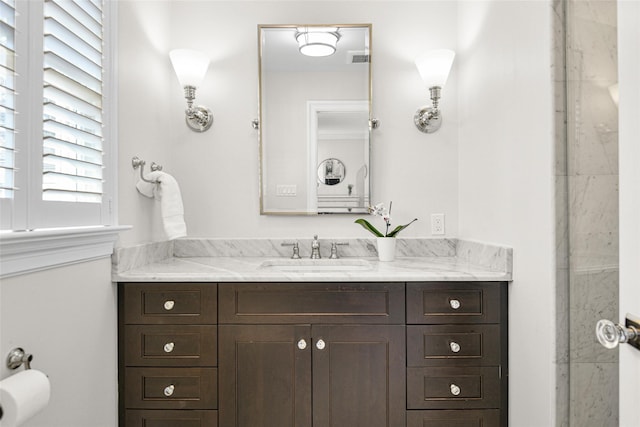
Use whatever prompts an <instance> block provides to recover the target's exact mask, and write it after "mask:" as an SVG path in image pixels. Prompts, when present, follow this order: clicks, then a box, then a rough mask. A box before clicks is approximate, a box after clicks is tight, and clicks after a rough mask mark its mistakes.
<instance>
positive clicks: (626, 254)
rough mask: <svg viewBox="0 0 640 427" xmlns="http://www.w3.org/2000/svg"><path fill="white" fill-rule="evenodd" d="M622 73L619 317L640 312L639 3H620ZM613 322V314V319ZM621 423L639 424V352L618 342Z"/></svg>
mask: <svg viewBox="0 0 640 427" xmlns="http://www.w3.org/2000/svg"><path fill="white" fill-rule="evenodd" d="M618 31H619V33H618V43H619V45H618V60H619V67H618V70H619V78H620V121H619V129H620V139H619V143H620V320H622V318H624V316H625V315H626V314H627V313H631V314H634V315H636V316H640V286H638V280H639V279H640V264H638V259H639V258H640V239H639V238H638V236H640V221H638V218H639V217H640V215H639V214H640V197H639V195H640V169H639V168H638V160H639V159H640V146H639V145H638V135H640V122H638V117H640V81H638V74H640V48H639V47H638V40H640V3H638V2H631V1H621V2H618ZM612 320H614V321H617V319H612ZM619 394H620V426H621V427H631V426H637V425H640V413H639V412H638V401H640V353H638V352H637V351H636V350H635V349H633V348H632V347H631V346H629V345H621V346H620V393H619Z"/></svg>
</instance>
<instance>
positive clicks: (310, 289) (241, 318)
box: [219, 283, 404, 324]
mask: <svg viewBox="0 0 640 427" xmlns="http://www.w3.org/2000/svg"><path fill="white" fill-rule="evenodd" d="M219 316H220V323H230V324H252V323H257V324H260V323H281V324H294V323H338V322H339V323H368V324H370V323H387V324H402V323H404V284H403V283H293V284H292V283H241V284H233V283H228V284H227V283H225V284H221V285H220V313H219Z"/></svg>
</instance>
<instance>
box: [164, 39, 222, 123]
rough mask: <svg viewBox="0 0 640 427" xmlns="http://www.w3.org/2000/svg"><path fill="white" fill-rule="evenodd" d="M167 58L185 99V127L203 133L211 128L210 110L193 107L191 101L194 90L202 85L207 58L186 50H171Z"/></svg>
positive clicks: (194, 97)
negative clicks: (182, 89) (169, 59)
mask: <svg viewBox="0 0 640 427" xmlns="http://www.w3.org/2000/svg"><path fill="white" fill-rule="evenodd" d="M169 58H171V64H173V69H174V70H175V72H176V75H177V76H178V81H179V82H180V85H181V86H182V87H183V88H184V97H185V98H186V99H187V109H186V110H185V114H186V117H185V120H186V122H187V126H189V128H190V129H191V130H193V131H195V132H204V131H206V130H207V129H209V128H210V127H211V124H212V123H213V114H212V113H211V110H210V109H208V108H206V107H203V106H201V105H198V106H196V107H194V106H193V101H194V100H195V99H196V88H197V87H199V86H200V85H201V84H202V81H203V80H204V76H205V74H206V73H207V69H208V68H209V58H207V56H206V55H204V54H203V53H200V52H197V51H195V50H188V49H175V50H172V51H171V52H169Z"/></svg>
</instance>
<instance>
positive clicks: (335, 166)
mask: <svg viewBox="0 0 640 427" xmlns="http://www.w3.org/2000/svg"><path fill="white" fill-rule="evenodd" d="M346 174H347V170H346V169H345V167H344V163H342V162H341V161H340V160H338V159H326V160H323V161H322V163H320V164H319V165H318V182H319V183H320V184H324V185H336V184H340V183H341V182H342V181H344V178H345V176H346Z"/></svg>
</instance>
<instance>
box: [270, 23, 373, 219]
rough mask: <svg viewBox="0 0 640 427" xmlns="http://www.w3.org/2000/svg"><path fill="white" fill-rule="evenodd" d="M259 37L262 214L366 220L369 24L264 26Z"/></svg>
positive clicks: (368, 130) (368, 176)
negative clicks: (344, 216)
mask: <svg viewBox="0 0 640 427" xmlns="http://www.w3.org/2000/svg"><path fill="white" fill-rule="evenodd" d="M325 33H326V34H325ZM258 34H259V37H258V38H259V40H258V43H259V53H260V58H259V84H260V118H259V123H260V131H259V132H258V136H259V146H260V213H261V214H263V215H277V214H286V215H313V214H328V213H366V212H367V208H368V206H369V199H370V175H371V174H370V173H367V172H368V171H370V169H369V168H370V161H369V153H370V126H369V122H370V118H371V67H370V66H371V63H370V59H371V25H370V24H326V25H259V26H258ZM312 45H313V46H315V48H312ZM318 47H321V48H322V49H317V48H318ZM310 55H324V56H310ZM347 171H349V173H348V175H347Z"/></svg>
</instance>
